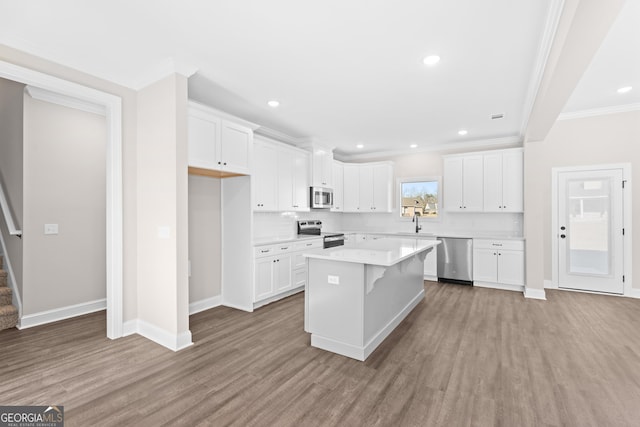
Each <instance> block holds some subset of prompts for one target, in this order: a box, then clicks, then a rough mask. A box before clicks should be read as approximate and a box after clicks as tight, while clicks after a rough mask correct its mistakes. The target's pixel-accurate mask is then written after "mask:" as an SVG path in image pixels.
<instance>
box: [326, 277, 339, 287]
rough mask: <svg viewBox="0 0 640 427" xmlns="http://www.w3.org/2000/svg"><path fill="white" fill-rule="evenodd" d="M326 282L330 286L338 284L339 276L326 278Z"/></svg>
mask: <svg viewBox="0 0 640 427" xmlns="http://www.w3.org/2000/svg"><path fill="white" fill-rule="evenodd" d="M327 281H328V282H329V283H330V284H332V285H339V284H340V276H328V277H327Z"/></svg>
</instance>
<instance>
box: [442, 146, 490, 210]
mask: <svg viewBox="0 0 640 427" xmlns="http://www.w3.org/2000/svg"><path fill="white" fill-rule="evenodd" d="M483 190H484V188H483V156H482V155H481V154H480V155H465V156H455V157H445V159H444V208H445V210H447V211H457V212H482V211H483V208H484V205H483V203H484V202H483V200H484V199H483Z"/></svg>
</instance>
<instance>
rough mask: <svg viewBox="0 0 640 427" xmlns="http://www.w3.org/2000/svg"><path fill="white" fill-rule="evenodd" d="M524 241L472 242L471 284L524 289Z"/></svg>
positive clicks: (482, 240)
mask: <svg viewBox="0 0 640 427" xmlns="http://www.w3.org/2000/svg"><path fill="white" fill-rule="evenodd" d="M524 272H525V270H524V241H522V240H491V239H474V240H473V284H474V285H475V286H488V287H495V288H500V289H510V290H516V291H522V290H523V289H524Z"/></svg>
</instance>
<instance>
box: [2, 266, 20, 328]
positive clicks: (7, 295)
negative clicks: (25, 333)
mask: <svg viewBox="0 0 640 427" xmlns="http://www.w3.org/2000/svg"><path fill="white" fill-rule="evenodd" d="M3 262H4V260H3V258H2V255H0V331H1V330H3V329H9V328H14V327H15V326H16V324H17V323H18V309H17V308H15V307H14V306H13V305H12V298H11V289H10V288H9V287H7V272H6V271H4V269H3V266H4V264H3Z"/></svg>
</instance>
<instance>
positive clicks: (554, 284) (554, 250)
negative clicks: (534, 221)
mask: <svg viewBox="0 0 640 427" xmlns="http://www.w3.org/2000/svg"><path fill="white" fill-rule="evenodd" d="M609 169H621V170H622V179H623V181H624V191H623V193H622V200H623V228H624V239H623V240H624V241H623V248H624V249H623V250H624V258H623V276H624V286H623V294H622V295H623V296H627V297H634V298H638V294H639V293H638V292H637V290H634V289H633V288H632V283H633V278H632V268H631V267H632V260H633V257H632V247H633V245H632V236H633V234H632V221H631V220H632V216H631V213H632V209H631V207H632V200H631V195H632V183H631V164H630V163H615V164H603V165H585V166H570V167H556V168H552V170H551V274H552V277H551V283H549V284H548V286H547V285H545V287H549V288H558V283H559V275H560V274H559V268H560V266H559V258H558V257H559V244H558V236H557V235H558V227H559V225H560V224H559V218H558V210H559V200H558V197H559V194H558V181H559V176H560V174H561V173H563V172H584V171H599V170H609ZM607 295H613V294H607Z"/></svg>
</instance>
